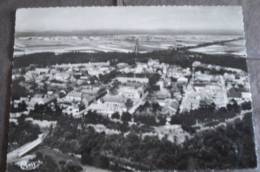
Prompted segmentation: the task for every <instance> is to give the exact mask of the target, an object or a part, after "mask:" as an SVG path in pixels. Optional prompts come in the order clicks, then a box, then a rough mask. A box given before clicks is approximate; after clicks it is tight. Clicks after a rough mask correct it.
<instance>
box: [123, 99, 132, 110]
mask: <svg viewBox="0 0 260 172" xmlns="http://www.w3.org/2000/svg"><path fill="white" fill-rule="evenodd" d="M133 104H134V103H133V101H132V100H131V99H127V100H126V102H125V106H126V108H127V110H129V109H130V108H131V107H133Z"/></svg>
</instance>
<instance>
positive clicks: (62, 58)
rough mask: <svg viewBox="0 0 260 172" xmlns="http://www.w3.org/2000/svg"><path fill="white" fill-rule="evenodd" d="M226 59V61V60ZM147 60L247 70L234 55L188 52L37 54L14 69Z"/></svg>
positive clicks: (24, 58) (17, 60)
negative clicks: (213, 65) (205, 64)
mask: <svg viewBox="0 0 260 172" xmlns="http://www.w3.org/2000/svg"><path fill="white" fill-rule="evenodd" d="M227 58H228V60H227ZM149 59H159V60H160V61H161V62H165V63H168V64H176V65H180V66H183V67H190V66H191V64H192V63H193V62H194V61H201V62H203V63H208V64H216V65H221V66H224V67H234V68H239V69H242V70H245V71H246V70H247V66H246V59H245V58H240V57H239V56H235V55H230V54H229V55H206V54H200V53H194V52H189V51H186V50H159V51H153V52H148V53H142V54H137V55H136V54H135V55H134V54H133V53H120V52H108V53H105V52H97V53H80V52H70V53H64V54H59V55H56V54H54V53H37V54H29V55H24V56H21V57H18V58H15V59H14V67H15V68H19V67H26V66H29V65H30V64H36V65H40V66H46V65H53V64H61V63H84V62H85V63H87V62H90V61H91V62H99V61H110V62H111V63H112V64H115V63H118V62H126V63H129V64H133V63H134V62H135V60H136V61H140V62H147V60H149Z"/></svg>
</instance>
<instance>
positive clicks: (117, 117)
mask: <svg viewBox="0 0 260 172" xmlns="http://www.w3.org/2000/svg"><path fill="white" fill-rule="evenodd" d="M111 118H112V119H120V115H119V113H118V112H115V113H113V114H112V115H111Z"/></svg>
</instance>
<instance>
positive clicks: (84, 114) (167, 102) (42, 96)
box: [9, 59, 251, 169]
mask: <svg viewBox="0 0 260 172" xmlns="http://www.w3.org/2000/svg"><path fill="white" fill-rule="evenodd" d="M12 79H13V87H14V88H16V90H17V91H19V92H17V93H16V92H15V93H13V98H12V102H11V106H12V107H11V114H10V122H11V123H12V124H14V126H15V125H18V123H19V122H21V119H20V118H21V117H23V118H24V119H23V120H24V121H27V122H28V121H29V122H30V123H31V124H34V125H37V126H38V127H39V128H40V129H39V132H38V133H37V135H41V134H44V135H45V137H47V140H48V137H50V136H51V135H52V133H51V132H53V129H54V128H57V127H56V126H57V125H59V124H57V123H59V118H57V117H56V116H55V115H57V109H59V110H60V112H59V113H60V114H63V115H65V116H68V117H69V119H70V120H75V121H84V119H85V118H87V122H86V124H84V125H85V127H91V128H93V129H94V131H95V132H97V133H105V135H121V134H122V133H124V137H127V135H129V134H131V132H132V131H131V129H130V130H129V129H126V131H127V132H125V130H124V129H122V125H125V127H128V128H129V127H130V128H131V127H132V128H133V126H135V127H137V128H139V130H141V131H139V133H140V134H141V138H142V139H144V138H145V137H157V138H158V139H159V140H164V139H166V140H167V141H169V142H171V143H173V144H176V145H182V144H185V142H187V141H188V140H191V139H192V138H194V137H195V135H196V134H198V133H199V132H202V131H205V130H210V129H214V127H216V126H218V125H220V123H221V122H222V123H223V119H224V122H225V121H228V120H229V121H230V120H235V119H237V118H243V114H246V112H250V111H251V105H250V104H251V94H250V92H249V82H248V76H247V73H246V72H245V71H243V70H241V69H235V68H231V67H222V66H219V65H212V64H205V63H201V62H199V61H194V62H193V63H192V65H191V66H190V67H181V66H180V65H176V64H168V63H165V62H160V60H159V59H149V60H148V61H147V62H138V61H136V60H135V62H134V63H133V64H128V63H124V62H119V63H114V64H112V63H111V62H110V61H101V62H88V63H80V64H70V63H68V64H55V65H51V66H46V67H41V66H37V65H30V66H28V67H25V68H16V69H13V75H12ZM18 88H19V89H18ZM227 107H229V108H231V109H232V108H233V109H234V108H236V107H242V108H241V111H239V112H238V111H235V112H236V115H234V114H233V115H226V116H224V117H218V116H217V118H214V117H213V119H209V120H205V119H207V118H203V120H200V118H197V119H196V117H195V116H194V122H196V123H194V122H193V123H192V124H190V125H184V123H185V120H183V119H182V120H183V121H182V122H183V123H178V122H177V121H178V120H179V119H178V117H179V116H180V115H181V116H191V115H189V113H193V112H194V111H196V110H198V109H202V108H205V109H206V110H209V109H210V108H211V109H212V108H213V111H221V110H223V109H227ZM40 108H41V110H39V109H40ZM45 108H47V109H49V111H47V113H48V115H46V116H44V113H43V110H42V109H45ZM50 111H52V112H51V113H50ZM37 112H38V114H37ZM41 113H43V115H42V116H40V115H39V114H41ZM93 113H94V115H96V116H100V118H98V119H96V117H93V118H95V122H91V120H93V119H90V118H91V114H93ZM209 113H211V112H209ZM224 114H226V113H224ZM222 116H223V115H222ZM189 118H193V117H192V116H191V117H189ZM220 118H223V119H220ZM104 119H106V120H108V121H110V122H101V121H103V120H104ZM98 120H100V121H98ZM106 120H105V121H106ZM218 120H219V121H218ZM212 121H214V122H215V124H211V123H212ZM71 122H72V121H71ZM109 123H115V124H120V126H119V129H118V126H115V127H114V126H112V127H111V126H107V125H108V124H109ZM19 125H20V123H19ZM144 126H149V127H144ZM78 127H79V125H77V128H78ZM141 128H145V129H141ZM50 129H51V131H50ZM81 129H82V126H81ZM54 130H55V129H54ZM130 131H131V132H130ZM46 135H49V136H46ZM45 137H42V139H41V141H40V142H37V143H38V144H42V142H43V140H44V139H45ZM9 138H10V135H9ZM35 139H36V140H37V139H38V141H39V137H36V138H35ZM14 140H15V139H14ZM28 141H29V140H28ZM30 141H32V140H30ZM33 143H35V142H33ZM38 144H33V145H32V147H31V148H32V149H34V148H35V146H38ZM19 146H22V145H19V144H17V143H16V142H10V143H9V151H10V152H11V153H10V154H9V159H17V158H18V159H19V156H21V155H23V154H25V153H27V151H30V148H29V149H28V150H27V149H26V150H25V151H23V152H24V153H23V154H21V152H20V151H19V152H18V153H17V152H16V151H17V150H16V149H17V148H19ZM27 147H28V146H27ZM29 147H30V146H29ZM12 151H13V152H12ZM109 156H111V155H110V154H109V155H106V157H109ZM80 157H81V159H82V155H81V156H80ZM113 157H114V155H113ZM111 161H112V160H111ZM18 162H19V161H18ZM37 162H40V161H37ZM110 163H111V162H110ZM112 164H113V162H112ZM39 165H40V164H39V163H38V166H37V165H34V166H33V167H31V166H32V165H31V166H30V165H29V166H28V165H27V166H25V167H24V168H38V167H39ZM94 165H96V164H94ZM128 165H129V164H128ZM20 166H21V165H20ZM139 166H140V165H139ZM22 167H23V166H22ZM121 168H123V169H126V166H124V167H121ZM128 168H129V167H128Z"/></svg>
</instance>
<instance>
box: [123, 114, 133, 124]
mask: <svg viewBox="0 0 260 172" xmlns="http://www.w3.org/2000/svg"><path fill="white" fill-rule="evenodd" d="M131 119H132V115H131V114H130V113H128V112H124V113H123V114H122V116H121V120H122V121H123V122H125V123H126V122H129V121H131Z"/></svg>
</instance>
